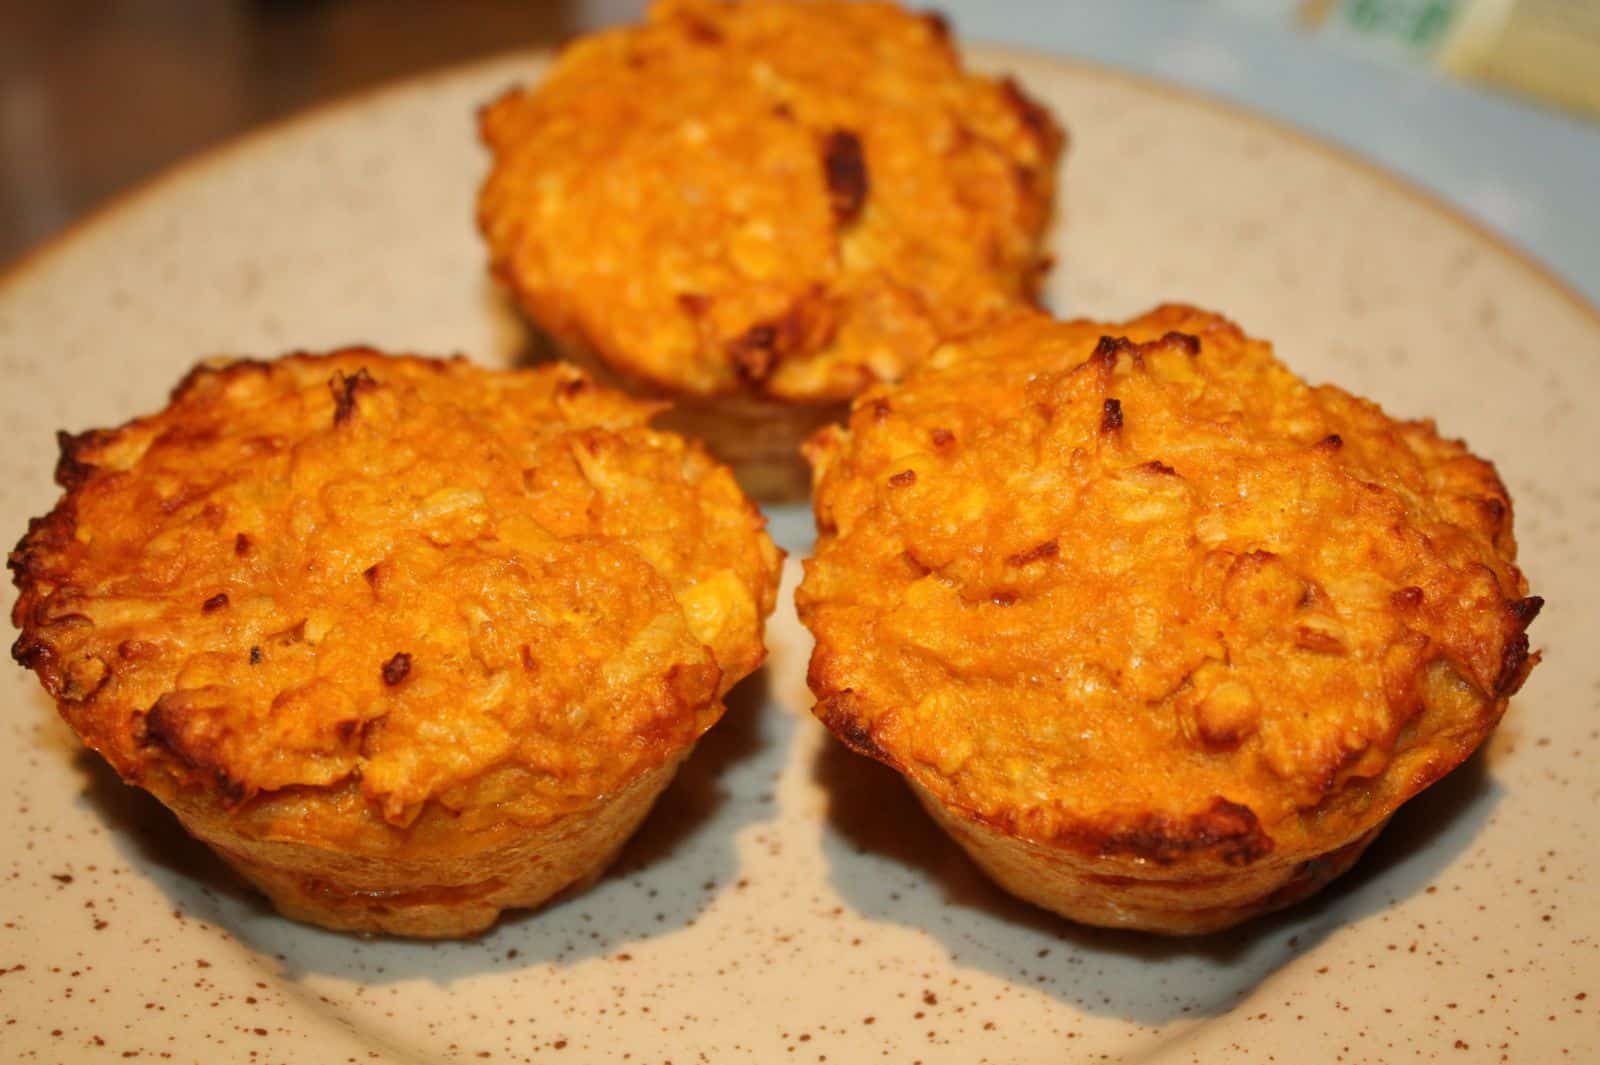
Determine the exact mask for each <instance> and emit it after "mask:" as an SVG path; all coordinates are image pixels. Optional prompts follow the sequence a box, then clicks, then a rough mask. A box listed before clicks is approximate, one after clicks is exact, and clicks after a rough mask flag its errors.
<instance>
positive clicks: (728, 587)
mask: <svg viewBox="0 0 1600 1065" xmlns="http://www.w3.org/2000/svg"><path fill="white" fill-rule="evenodd" d="M655 409H656V408H654V407H653V406H651V405H649V404H644V403H640V402H638V401H635V400H632V399H629V398H626V397H624V396H621V395H620V394H617V393H614V392H611V391H609V390H605V389H601V388H599V387H597V386H595V385H593V384H592V383H591V382H590V381H589V380H588V379H587V378H586V377H584V376H583V375H582V374H581V373H579V372H578V371H576V370H574V369H573V368H571V367H567V366H559V365H558V366H551V367H547V368H544V369H541V370H538V371H523V372H500V371H491V370H486V369H482V368H478V367H475V366H473V365H472V364H470V363H468V362H466V361H465V360H462V359H455V360H431V359H422V358H413V357H391V356H383V355H380V354H378V353H376V352H372V351H367V350H348V351H343V352H339V353H336V354H332V355H327V356H308V355H297V356H291V357H286V358H284V359H281V360H277V361H274V362H233V363H227V364H217V365H209V366H204V367H201V368H198V369H197V370H195V371H194V372H193V373H192V374H190V375H189V377H188V378H186V379H185V380H184V382H183V383H182V384H181V385H180V386H179V387H178V389H177V390H176V391H175V392H174V394H173V397H172V400H171V402H170V404H169V405H168V407H167V408H166V409H165V410H163V411H162V412H161V413H159V414H156V415H154V416H151V417H147V418H141V419H138V420H136V421H133V422H130V423H129V424H127V425H125V426H123V427H121V428H119V429H114V430H100V431H94V432H89V433H85V434H82V435H81V436H77V437H67V436H65V434H63V441H62V460H61V464H60V466H59V468H58V470H57V478H58V480H59V481H60V483H61V484H62V486H63V487H64V488H65V489H66V494H65V495H64V497H63V498H62V500H61V502H60V503H59V504H58V505H57V506H56V508H55V509H54V510H53V511H52V512H51V513H50V514H49V515H48V516H47V517H45V518H42V519H38V520H36V521H35V522H34V523H33V524H32V526H31V527H30V529H29V531H28V534H27V535H26V536H25V537H24V539H23V540H22V542H21V544H20V545H19V546H18V547H17V549H16V550H15V551H14V552H13V553H12V555H11V566H12V568H13V570H14V571H15V577H16V581H17V584H18V586H19V588H20V591H21V594H20V597H19V599H18V602H17V604H16V606H15V609H14V611H13V620H14V621H15V622H16V624H17V625H18V626H19V627H20V628H21V629H22V635H21V637H20V638H19V639H18V641H17V643H16V646H15V648H14V653H15V655H16V657H17V659H18V660H19V661H21V662H22V663H23V664H25V665H27V666H29V667H31V668H32V669H34V670H35V671H36V672H37V673H38V674H39V676H40V678H41V680H42V681H43V683H44V685H45V687H46V688H47V689H49V691H50V692H51V693H52V694H53V695H54V696H55V697H56V698H57V701H58V703H59V705H60V707H61V710H62V713H63V714H64V716H65V717H66V718H67V719H68V721H69V722H70V723H71V724H72V725H73V727H74V728H75V729H76V731H77V732H78V733H79V734H80V735H81V736H82V737H83V738H84V740H85V742H86V743H87V744H88V745H89V746H91V747H92V748H94V749H95V750H97V751H99V752H100V753H101V754H102V755H104V756H105V757H106V758H107V760H108V761H110V763H111V764H112V765H113V766H114V767H115V768H116V769H117V771H118V772H119V773H120V774H121V775H122V776H123V777H124V778H125V779H127V780H129V781H131V782H134V783H137V784H140V785H141V786H144V787H146V788H147V789H149V790H151V791H152V792H154V793H155V794H156V795H157V796H158V797H162V798H164V799H169V798H171V797H174V796H179V797H188V798H189V799H191V800H193V799H195V797H196V796H198V797H199V800H197V801H207V802H210V801H211V800H214V802H213V803H212V804H213V805H219V806H222V807H226V808H229V809H231V810H234V811H235V812H236V813H237V816H238V818H240V819H241V820H243V821H248V822H251V823H254V824H256V825H257V826H258V828H259V829H260V832H261V833H265V834H270V835H271V837H272V838H276V839H298V840H303V841H307V842H313V843H315V844H317V845H319V846H335V847H349V848H352V849H354V850H358V851H361V850H381V849H383V848H385V847H391V846H398V845H400V843H402V842H406V841H411V840H412V835H411V834H410V832H409V830H410V829H412V828H415V829H416V830H417V839H422V838H423V837H426V836H427V835H428V833H429V832H430V831H432V830H433V829H437V830H438V833H439V837H438V839H435V840H433V841H432V843H433V844H440V841H441V840H442V841H445V844H440V845H446V844H447V842H448V840H449V838H450V836H449V833H451V832H452V831H456V830H459V829H462V828H463V827H465V828H468V829H470V828H472V827H473V826H474V825H481V824H484V823H487V822H490V821H501V820H506V821H513V822H516V823H518V824H520V825H523V826H528V825H538V824H541V823H546V822H550V821H553V820H555V819H557V818H559V817H561V816H563V815H564V814H566V813H569V812H572V811H574V810H577V809H580V808H582V807H584V806H586V805H588V804H591V803H593V802H594V801H595V800H596V799H598V798H601V797H604V796H606V795H609V794H612V793H615V792H617V791H619V790H620V789H622V788H624V787H626V786H627V785H628V784H629V783H630V782H631V781H632V780H634V779H635V778H637V777H639V776H640V774H642V773H645V772H647V771H649V770H650V769H652V768H655V767H657V766H660V765H662V764H663V763H664V762H668V761H670V760H673V759H675V758H676V757H678V756H679V755H681V753H682V752H683V751H684V750H685V749H687V747H688V746H689V745H690V744H691V743H692V742H693V741H694V739H695V738H697V737H698V736H699V735H700V733H701V732H703V731H704V730H705V729H706V728H708V727H709V726H710V725H711V724H712V723H714V722H715V720H716V719H717V717H718V716H719V715H720V714H721V710H722V707H721V696H722V695H723V693H725V692H726V691H727V689H728V688H729V687H730V686H731V685H732V684H733V683H734V682H735V681H737V680H738V679H739V678H741V677H743V676H744V675H746V674H747V673H749V672H750V671H751V670H753V669H754V668H755V667H756V666H757V665H758V664H759V662H760V661H761V659H762V657H763V654H764V652H763V647H762V639H761V634H762V625H763V621H764V618H765V616H766V615H767V613H768V612H769V611H770V610H771V608H772V605H773V598H774V595H775V591H776V583H777V570H778V563H779V553H778V552H777V550H776V548H774V547H773V545H772V543H771V541H770V540H769V539H768V537H767V536H766V534H765V532H764V531H763V524H764V523H763V520H762V518H761V517H760V515H759V514H758V513H757V512H756V511H755V509H754V507H753V506H751V505H750V504H749V502H748V501H747V500H745V498H744V497H743V496H742V495H741V494H740V492H739V491H738V489H737V488H736V486H735V485H734V483H733V480H732V478H731V476H730V475H729V474H728V472H727V470H726V469H725V468H723V467H720V466H718V465H716V464H715V463H713V462H712V461H711V460H710V459H708V458H707V457H706V455H705V454H704V452H703V451H702V450H701V449H699V448H698V446H696V445H692V444H688V443H686V442H684V441H683V440H682V439H680V438H678V437H675V436H672V435H670V434H665V433H660V432H657V431H655V430H652V429H651V428H649V427H648V425H647V422H648V420H649V418H650V416H651V415H652V414H653V413H654V412H655Z"/></svg>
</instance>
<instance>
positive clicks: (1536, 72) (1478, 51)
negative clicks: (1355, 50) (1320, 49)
mask: <svg viewBox="0 0 1600 1065" xmlns="http://www.w3.org/2000/svg"><path fill="white" fill-rule="evenodd" d="M1298 18H1299V21H1300V24H1301V25H1302V26H1303V27H1304V28H1306V29H1307V30H1308V31H1310V32H1313V33H1316V34H1319V35H1326V36H1327V37H1329V38H1330V39H1337V40H1339V41H1340V42H1347V43H1350V44H1354V45H1357V46H1359V47H1361V48H1362V49H1364V50H1366V51H1369V52H1376V53H1380V54H1384V55H1388V56H1390V57H1391V58H1396V59H1409V60H1413V61H1418V62H1423V63H1427V64H1429V65H1432V66H1434V67H1436V68H1437V69H1439V70H1442V71H1444V72H1446V73H1449V74H1454V75H1458V76H1460V77H1465V78H1474V79H1479V80H1482V81H1486V82H1491V83H1494V84H1497V85H1500V86H1503V87H1505V88H1508V89H1511V90H1514V91H1516V92H1521V93H1526V94H1528V95H1530V96H1535V97H1538V98H1539V99H1542V100H1544V101H1546V102H1548V103H1553V104H1557V105H1559V106H1562V107H1567V108H1571V109H1573V110H1577V111H1582V112H1586V113H1587V114H1588V115H1590V116H1600V0H1300V3H1299V9H1298Z"/></svg>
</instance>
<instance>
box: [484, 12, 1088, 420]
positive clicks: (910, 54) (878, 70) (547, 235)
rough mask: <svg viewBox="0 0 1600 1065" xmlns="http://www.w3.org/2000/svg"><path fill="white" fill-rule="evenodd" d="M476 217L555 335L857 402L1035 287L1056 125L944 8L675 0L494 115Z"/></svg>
mask: <svg viewBox="0 0 1600 1065" xmlns="http://www.w3.org/2000/svg"><path fill="white" fill-rule="evenodd" d="M481 126H482V133H483V137H484V140H485V142H486V143H487V144H488V146H489V148H490V149H491V151H492V153H493V156H494V163H493V167H492V170H491V173H490V175H489V177H488V180H487V181H486V183H485V185H484V187H483V190H482V193H481V196H480V201H479V224H480V228H481V229H482V230H483V233H484V235H485V237H486V239H487V241H488V244H489V247H490V251H491V258H492V262H493V267H494V270H495V272H496V273H497V274H498V275H499V276H501V277H502V278H503V279H505V280H506V281H507V282H508V283H509V284H510V285H511V286H512V288H513V289H514V291H515V293H516V295H517V296H518V298H519V299H520V301H521V303H522V305H523V306H524V308H525V309H526V310H527V311H528V313H529V314H530V315H531V317H532V318H533V319H534V320H535V321H537V322H538V323H539V324H540V325H541V326H542V327H543V328H544V329H545V330H547V331H548V332H550V333H551V334H553V335H554V336H556V337H557V338H558V339H560V340H562V341H563V342H565V343H567V344H568V345H569V346H572V347H576V348H580V349H584V350H588V351H592V352H594V353H596V354H598V356H599V357H600V358H601V359H603V360H604V361H605V362H607V363H608V364H610V365H611V366H612V367H613V368H615V369H618V370H621V371H623V372H624V373H625V374H626V375H628V376H630V377H631V378H633V379H636V380H638V381H641V382H644V383H647V384H653V385H656V386H659V387H661V388H663V389H665V390H667V391H670V392H675V393H685V394H694V395H702V396H709V395H722V394H728V393H740V392H742V393H745V394H753V395H760V396H769V397H776V398H779V399H782V400H792V401H807V402H824V401H829V400H838V399H841V398H847V397H849V396H851V395H853V394H855V393H856V392H858V391H860V389H861V388H863V387H864V386H866V385H867V384H869V383H870V382H872V381H874V380H880V379H894V378H896V377H898V376H900V375H901V374H902V373H903V372H904V371H905V370H906V369H908V368H909V367H911V366H913V365H915V364H916V363H917V362H919V361H920V360H921V359H922V358H924V357H925V356H926V355H927V353H928V352H929V351H930V350H931V349H932V348H933V347H934V346H935V345H936V344H937V343H938V342H939V341H940V340H941V339H944V338H946V337H948V336H950V335H952V334H954V333H957V332H960V331H963V330H965V329H968V328H970V327H972V326H973V325H975V324H977V323H978V322H981V321H983V320H986V319H987V318H989V317H992V316H993V315H995V314H996V313H999V312H1001V311H1004V310H1005V309H1006V308H1008V307H1011V306H1014V305H1016V304H1017V303H1019V302H1024V301H1030V300H1031V299H1032V298H1033V293H1034V289H1035V287H1036V282H1037V280H1038V277H1039V275H1040V273H1041V271H1042V269H1043V264H1042V260H1041V256H1040V253H1039V249H1038V240H1039V237H1040V235H1041V232H1042V230H1043V228H1044V226H1045V223H1046V221H1047V218H1048V215H1049V210H1050V204H1051V198H1052V194H1053V189H1054V184H1055V174H1054V167H1055V162H1056V158H1057V156H1058V154H1059V151H1060V147H1061V142H1062V136H1061V133H1060V131H1059V129H1058V128H1057V126H1056V125H1055V122H1054V120H1053V119H1052V118H1051V117H1050V116H1049V115H1048V114H1047V113H1046V112H1045V111H1044V110H1043V109H1042V108H1040V107H1039V106H1038V105H1037V104H1035V103H1033V102H1032V101H1030V100H1028V99H1027V98H1026V97H1025V96H1024V95H1023V94H1022V93H1021V91H1020V90H1019V89H1018V88H1017V87H1016V85H1015V84H1014V83H1012V82H1011V81H1009V80H1005V81H995V80H991V79H987V78H981V77H977V76H974V75H971V74H968V73H966V72H964V71H963V69H962V66H961V62H960V58H959V56H958V55H957V54H956V52H955V50H954V48H953V47H952V45H951V43H950V41H949V38H948V31H947V29H946V28H945V26H944V24H943V22H942V20H940V19H938V18H937V17H936V16H919V15H913V14H911V13H908V12H906V11H905V10H903V9H901V8H899V7H897V6H895V5H892V4H887V3H848V2H840V0H746V2H741V3H723V2H718V0H665V2H658V3H656V4H654V5H653V6H652V7H651V9H650V12H649V15H648V18H647V20H646V22H645V23H644V24H643V25H640V26H635V27H628V28H623V29H618V30H613V31H609V32H605V33H599V34H596V35H593V36H590V37H585V38H582V39H580V40H579V41H577V42H575V43H574V44H573V45H571V46H570V47H568V49H567V50H566V51H565V52H564V53H562V55H561V56H560V57H558V59H557V60H556V62H555V64H554V67H553V68H552V69H551V70H550V72H549V73H548V75H547V76H546V78H545V79H544V81H543V82H542V83H541V84H540V85H539V86H538V87H537V88H535V89H532V90H516V91H513V92H510V93H508V94H507V95H505V96H504V97H502V98H501V99H499V100H497V101H495V102H494V103H492V104H491V105H489V106H488V107H487V108H485V110H484V112H483V114H482V118H481Z"/></svg>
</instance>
